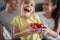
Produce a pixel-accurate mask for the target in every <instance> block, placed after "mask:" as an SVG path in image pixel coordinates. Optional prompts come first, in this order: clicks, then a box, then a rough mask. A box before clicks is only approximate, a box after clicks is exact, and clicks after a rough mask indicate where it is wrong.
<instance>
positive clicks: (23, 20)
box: [12, 0, 41, 40]
mask: <svg viewBox="0 0 60 40" xmlns="http://www.w3.org/2000/svg"><path fill="white" fill-rule="evenodd" d="M34 7H35V2H34V0H21V4H20V12H21V13H20V15H19V16H17V17H14V19H13V21H12V24H13V26H14V27H13V36H14V37H15V38H19V37H20V38H21V40H41V39H40V37H39V34H40V33H38V32H37V31H36V30H35V29H31V28H30V26H29V24H30V23H32V22H33V23H41V22H40V20H39V18H38V16H37V15H36V14H33V13H34Z"/></svg>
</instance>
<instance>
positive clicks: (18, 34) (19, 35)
mask: <svg viewBox="0 0 60 40" xmlns="http://www.w3.org/2000/svg"><path fill="white" fill-rule="evenodd" d="M24 35H27V34H26V32H24V31H23V32H19V33H14V34H13V36H14V38H20V37H22V36H24Z"/></svg>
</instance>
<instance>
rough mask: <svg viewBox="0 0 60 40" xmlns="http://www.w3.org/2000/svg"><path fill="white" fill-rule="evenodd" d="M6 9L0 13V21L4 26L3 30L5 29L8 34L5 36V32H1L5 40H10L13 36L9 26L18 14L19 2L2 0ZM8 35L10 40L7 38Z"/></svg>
mask: <svg viewBox="0 0 60 40" xmlns="http://www.w3.org/2000/svg"><path fill="white" fill-rule="evenodd" d="M4 1H5V5H6V9H5V10H3V11H1V12H0V21H1V23H2V24H3V25H4V28H3V29H6V30H7V31H8V33H9V34H6V32H4V31H5V30H4V31H3V34H4V33H5V34H6V35H5V34H4V36H5V37H4V38H5V39H12V38H13V36H12V34H13V27H12V25H11V21H12V19H13V18H14V17H15V16H17V15H18V14H19V9H18V6H19V2H20V0H4ZM8 35H9V37H10V38H8Z"/></svg>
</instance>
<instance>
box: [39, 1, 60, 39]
mask: <svg viewBox="0 0 60 40" xmlns="http://www.w3.org/2000/svg"><path fill="white" fill-rule="evenodd" d="M59 8H60V1H59V0H44V3H43V11H44V13H43V14H41V15H39V16H40V20H41V21H42V22H43V24H44V26H45V27H46V29H43V30H45V31H44V32H43V33H44V36H43V38H44V40H50V39H51V38H56V37H58V36H59V30H60V20H59V16H60V13H59V11H60V10H59ZM42 18H43V19H42ZM49 38H50V39H49ZM52 40H53V39H52Z"/></svg>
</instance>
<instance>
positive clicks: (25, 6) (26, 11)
mask: <svg viewBox="0 0 60 40" xmlns="http://www.w3.org/2000/svg"><path fill="white" fill-rule="evenodd" d="M34 6H35V3H34V0H23V2H22V3H21V6H20V7H21V8H20V11H21V15H22V16H24V17H29V16H30V15H31V14H32V13H33V11H34Z"/></svg>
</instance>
